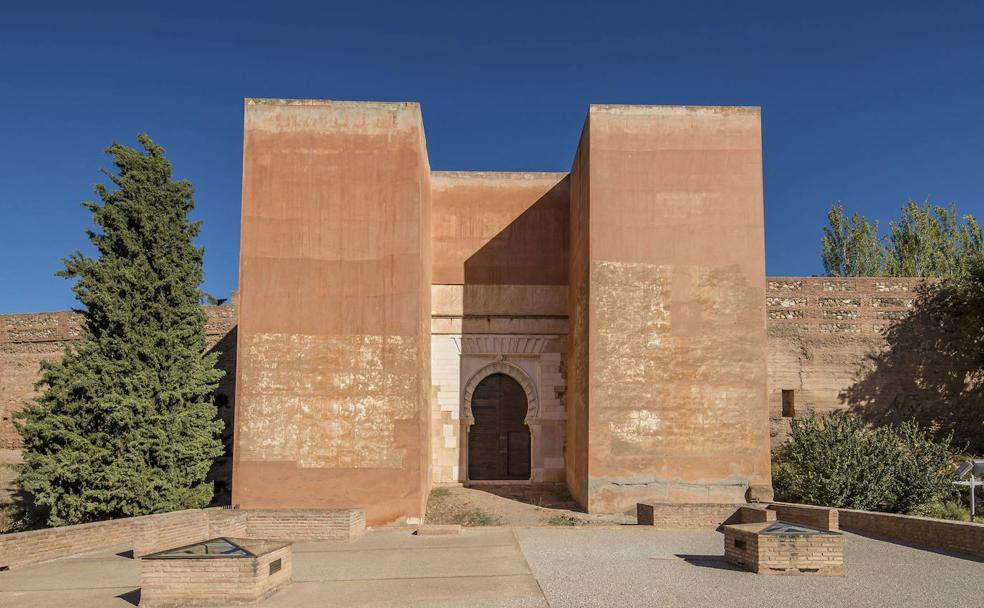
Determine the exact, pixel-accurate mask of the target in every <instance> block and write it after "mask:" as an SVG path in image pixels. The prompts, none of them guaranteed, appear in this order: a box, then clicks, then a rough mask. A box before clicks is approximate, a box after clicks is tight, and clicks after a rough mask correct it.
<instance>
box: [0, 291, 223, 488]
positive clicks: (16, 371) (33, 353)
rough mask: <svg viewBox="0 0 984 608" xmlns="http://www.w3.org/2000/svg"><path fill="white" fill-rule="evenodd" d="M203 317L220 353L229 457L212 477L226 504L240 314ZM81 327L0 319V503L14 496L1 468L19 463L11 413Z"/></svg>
mask: <svg viewBox="0 0 984 608" xmlns="http://www.w3.org/2000/svg"><path fill="white" fill-rule="evenodd" d="M205 315H206V317H207V319H208V320H207V323H206V326H205V332H206V334H207V339H208V350H209V352H213V351H217V352H219V353H220V354H219V360H218V363H217V367H218V368H219V369H221V370H223V371H224V372H225V376H224V377H223V378H222V380H221V381H220V382H219V387H218V389H217V390H216V405H218V406H219V415H220V417H221V418H222V419H223V421H224V422H225V423H226V430H225V432H224V435H225V436H224V440H225V445H226V448H227V453H226V456H224V457H222V458H221V459H219V461H218V462H216V465H215V467H214V468H213V470H212V473H211V474H210V478H211V479H213V480H214V481H215V489H216V502H217V503H218V504H227V503H228V500H229V492H230V484H231V479H232V464H231V457H232V426H233V425H232V413H233V407H234V403H235V393H236V390H235V388H236V322H237V317H238V315H237V308H236V305H235V303H233V304H229V305H226V306H206V307H205ZM81 323H82V319H81V317H80V316H79V315H78V314H76V313H73V312H69V311H65V312H42V313H31V314H18V315H0V503H3V502H5V501H6V500H9V498H10V497H11V494H12V492H13V486H12V485H11V483H12V482H13V479H14V471H13V470H12V469H10V468H9V467H7V466H4V465H7V464H12V463H15V462H19V461H20V445H21V443H20V436H19V435H18V434H17V429H15V428H14V423H13V414H14V412H16V411H19V410H20V409H21V407H22V406H23V403H24V401H26V400H28V399H30V398H31V397H33V396H34V394H35V392H34V383H35V382H37V381H38V378H39V377H40V374H39V370H40V366H41V362H42V361H51V360H56V359H59V358H60V357H61V354H62V352H63V351H64V349H65V345H66V344H68V343H69V342H72V341H74V340H77V339H78V337H79V330H80V327H81Z"/></svg>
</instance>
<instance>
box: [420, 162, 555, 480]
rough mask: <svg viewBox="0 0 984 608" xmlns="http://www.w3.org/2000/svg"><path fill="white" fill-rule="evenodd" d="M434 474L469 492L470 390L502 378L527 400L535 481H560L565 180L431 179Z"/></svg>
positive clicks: (503, 176)
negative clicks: (461, 484) (491, 378)
mask: <svg viewBox="0 0 984 608" xmlns="http://www.w3.org/2000/svg"><path fill="white" fill-rule="evenodd" d="M431 183H432V187H433V216H432V217H433V220H432V225H433V243H434V265H433V269H434V274H433V281H434V287H433V298H432V315H433V316H432V318H433V321H432V376H433V379H432V382H433V390H434V401H433V406H432V430H433V436H432V471H433V479H434V480H435V481H466V477H467V469H468V467H467V456H466V455H467V449H468V432H469V425H470V408H469V405H470V404H469V402H468V395H469V394H470V393H469V387H470V386H471V387H474V385H475V384H476V383H477V382H479V381H481V380H482V379H483V378H484V377H485V376H487V375H490V374H491V373H495V372H501V371H502V369H500V367H501V368H503V369H505V370H506V371H507V372H508V373H510V374H512V375H514V376H515V378H516V379H517V381H518V382H519V383H520V384H521V385H523V386H524V388H526V389H527V390H528V400H529V401H530V405H529V415H528V416H527V421H528V426H529V428H530V431H531V438H532V455H531V464H532V467H531V469H532V472H531V478H532V479H533V480H534V481H559V480H561V479H562V478H563V468H564V465H563V462H564V456H563V445H564V429H563V420H564V403H563V399H564V393H565V382H564V378H563V373H562V366H563V357H564V353H565V351H566V333H567V311H566V291H567V249H568V247H567V237H568V234H567V226H568V219H567V213H568V188H569V186H568V179H567V174H564V173H508V172H506V173H488V172H480V173H470V172H434V173H433V174H432V178H431Z"/></svg>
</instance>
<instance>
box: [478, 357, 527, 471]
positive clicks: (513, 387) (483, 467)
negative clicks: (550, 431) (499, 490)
mask: <svg viewBox="0 0 984 608" xmlns="http://www.w3.org/2000/svg"><path fill="white" fill-rule="evenodd" d="M526 408H527V404H526V392H525V391H524V390H523V387H522V386H520V385H519V383H518V382H516V381H515V380H513V379H512V378H510V377H509V376H507V375H505V374H492V375H491V376H489V377H488V378H486V379H485V380H482V381H481V382H480V383H479V384H478V386H477V387H475V392H474V393H473V394H472V416H474V417H475V423H474V424H473V425H472V427H471V430H470V431H469V434H468V478H469V479H529V478H530V429H529V428H528V427H527V426H526V422H525V419H526Z"/></svg>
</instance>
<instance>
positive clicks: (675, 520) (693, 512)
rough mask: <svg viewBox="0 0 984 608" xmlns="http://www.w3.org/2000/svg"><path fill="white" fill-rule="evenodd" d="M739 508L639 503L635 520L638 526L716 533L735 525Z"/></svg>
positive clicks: (706, 504)
mask: <svg viewBox="0 0 984 608" xmlns="http://www.w3.org/2000/svg"><path fill="white" fill-rule="evenodd" d="M744 506H745V505H742V504H730V503H669V502H667V503H663V502H640V503H638V504H637V505H636V520H637V522H638V523H639V525H640V526H653V527H656V528H661V529H665V530H681V529H682V530H688V529H689V530H716V529H717V527H718V526H720V525H721V524H722V523H724V522H727V521H733V522H736V521H737V520H736V519H734V518H735V517H739V516H738V513H739V510H740V509H741V508H742V507H744Z"/></svg>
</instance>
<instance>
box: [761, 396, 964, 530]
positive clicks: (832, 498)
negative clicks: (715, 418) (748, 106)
mask: <svg viewBox="0 0 984 608" xmlns="http://www.w3.org/2000/svg"><path fill="white" fill-rule="evenodd" d="M957 455H958V451H957V450H956V449H955V448H954V447H953V446H952V442H951V438H949V437H948V438H946V439H944V440H943V441H933V440H932V439H930V438H929V437H928V436H927V435H926V433H925V432H924V431H922V430H921V429H920V428H919V427H918V425H916V424H915V423H913V422H905V423H903V424H901V425H899V426H898V427H882V428H872V427H870V426H868V425H867V424H866V423H865V422H864V421H863V420H862V419H861V418H859V417H858V416H856V415H853V414H848V413H837V414H834V415H831V416H825V417H820V416H817V415H815V414H811V415H810V416H808V417H806V418H801V419H796V420H793V422H792V434H791V436H790V438H789V440H788V441H787V442H786V443H785V444H784V445H783V447H782V449H781V450H780V464H779V465H777V466H776V467H775V469H774V471H773V485H774V488H775V491H776V496H777V497H779V499H780V500H788V501H792V502H802V503H806V504H813V505H822V506H828V507H843V508H847V509H866V510H878V511H887V512H891V513H910V512H913V511H915V510H919V509H920V508H924V507H925V506H926V505H930V504H933V503H945V502H947V501H948V500H950V499H951V498H952V497H953V496H954V488H955V486H954V485H953V484H952V477H953V467H952V462H953V460H954V459H955V458H956V457H957Z"/></svg>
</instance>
